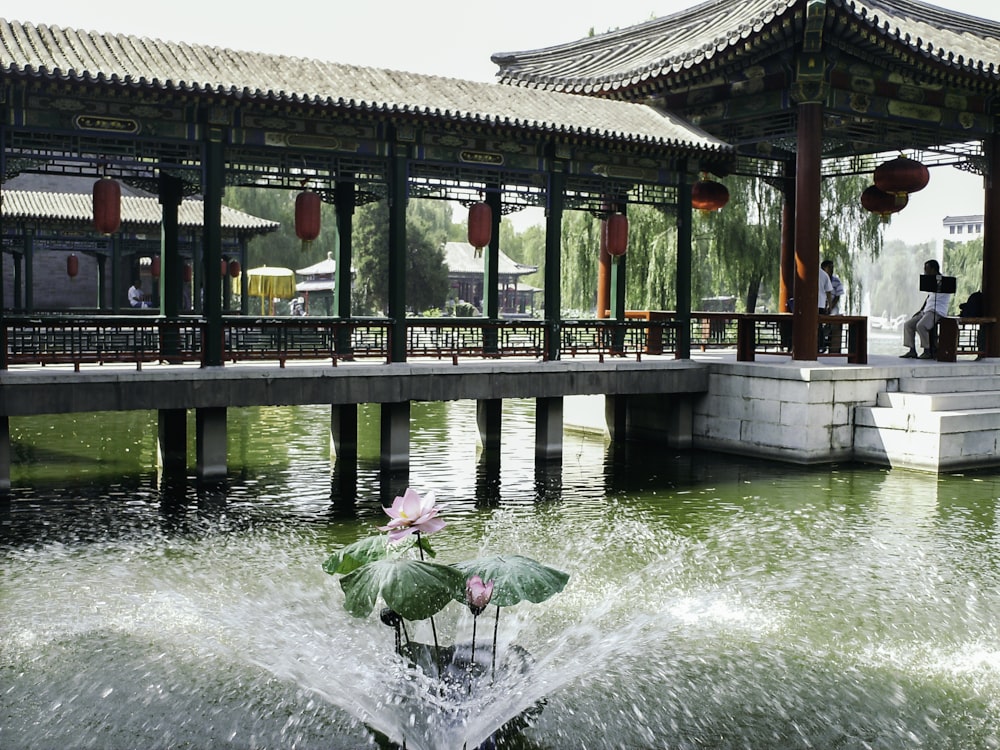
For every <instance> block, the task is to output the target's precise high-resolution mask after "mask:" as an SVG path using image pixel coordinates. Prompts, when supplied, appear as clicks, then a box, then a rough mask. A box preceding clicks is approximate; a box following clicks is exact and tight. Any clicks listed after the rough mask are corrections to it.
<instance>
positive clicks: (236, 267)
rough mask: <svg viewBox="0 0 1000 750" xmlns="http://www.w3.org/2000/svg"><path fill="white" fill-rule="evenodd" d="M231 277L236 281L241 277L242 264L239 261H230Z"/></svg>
mask: <svg viewBox="0 0 1000 750" xmlns="http://www.w3.org/2000/svg"><path fill="white" fill-rule="evenodd" d="M229 275H230V276H231V277H232V278H234V279H235V278H236V277H237V276H239V275H240V262H239V261H238V260H231V261H229Z"/></svg>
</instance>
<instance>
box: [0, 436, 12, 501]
mask: <svg viewBox="0 0 1000 750" xmlns="http://www.w3.org/2000/svg"><path fill="white" fill-rule="evenodd" d="M9 492H10V417H0V495H6V494H8V493H9Z"/></svg>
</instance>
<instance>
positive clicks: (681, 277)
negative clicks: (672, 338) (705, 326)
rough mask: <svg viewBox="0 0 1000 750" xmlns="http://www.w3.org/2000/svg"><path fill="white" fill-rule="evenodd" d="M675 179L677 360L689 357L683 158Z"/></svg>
mask: <svg viewBox="0 0 1000 750" xmlns="http://www.w3.org/2000/svg"><path fill="white" fill-rule="evenodd" d="M677 169H678V180H677V279H676V281H675V282H674V283H675V284H676V291H677V310H676V311H675V312H676V316H675V317H676V320H677V359H690V358H691V258H692V255H693V252H692V248H691V230H692V227H693V221H694V219H693V218H692V208H691V183H690V182H689V181H688V174H687V161H686V160H683V161H681V162H680V163H679V165H678V168H677Z"/></svg>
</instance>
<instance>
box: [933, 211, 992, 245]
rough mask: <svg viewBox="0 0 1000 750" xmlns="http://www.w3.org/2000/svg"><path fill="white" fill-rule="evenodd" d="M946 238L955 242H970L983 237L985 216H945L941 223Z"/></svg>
mask: <svg viewBox="0 0 1000 750" xmlns="http://www.w3.org/2000/svg"><path fill="white" fill-rule="evenodd" d="M941 224H942V226H943V227H944V238H945V239H946V240H951V241H953V242H968V241H969V240H974V239H976V238H978V237H982V236H983V215H982V214H977V215H974V216H945V217H944V221H942V222H941Z"/></svg>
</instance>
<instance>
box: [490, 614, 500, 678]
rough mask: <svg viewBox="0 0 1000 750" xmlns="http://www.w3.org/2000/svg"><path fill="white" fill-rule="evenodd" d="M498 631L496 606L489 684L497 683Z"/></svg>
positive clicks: (498, 616)
mask: <svg viewBox="0 0 1000 750" xmlns="http://www.w3.org/2000/svg"><path fill="white" fill-rule="evenodd" d="M498 630H500V605H497V619H496V620H494V622H493V664H492V668H491V673H490V684H491V685H492V684H493V683H494V682H496V681H497V631H498Z"/></svg>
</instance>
